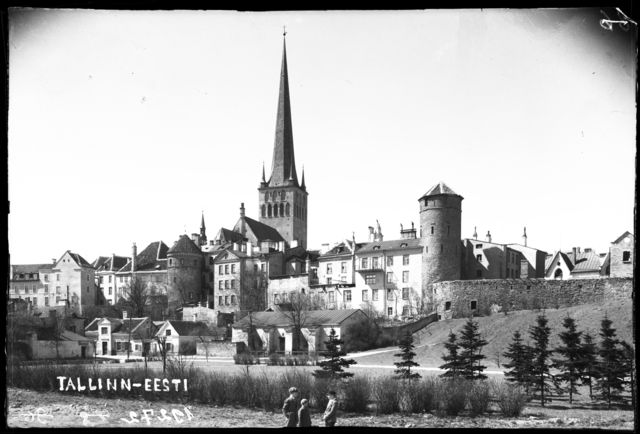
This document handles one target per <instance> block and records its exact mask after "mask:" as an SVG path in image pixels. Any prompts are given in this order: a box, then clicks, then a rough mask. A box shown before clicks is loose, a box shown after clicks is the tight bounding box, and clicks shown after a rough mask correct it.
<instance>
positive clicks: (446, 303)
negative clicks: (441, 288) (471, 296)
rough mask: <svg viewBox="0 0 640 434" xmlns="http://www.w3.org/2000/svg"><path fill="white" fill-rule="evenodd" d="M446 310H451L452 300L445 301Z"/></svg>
mask: <svg viewBox="0 0 640 434" xmlns="http://www.w3.org/2000/svg"><path fill="white" fill-rule="evenodd" d="M444 310H451V302H450V301H447V302H445V303H444Z"/></svg>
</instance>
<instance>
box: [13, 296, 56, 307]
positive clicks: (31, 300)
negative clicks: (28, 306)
mask: <svg viewBox="0 0 640 434" xmlns="http://www.w3.org/2000/svg"><path fill="white" fill-rule="evenodd" d="M20 299H21V300H22V297H20ZM24 299H25V301H26V302H27V303H32V304H33V305H34V306H37V305H38V297H33V298H32V297H25V298H24ZM56 304H60V297H59V296H57V297H56ZM44 305H45V306H49V297H45V298H44Z"/></svg>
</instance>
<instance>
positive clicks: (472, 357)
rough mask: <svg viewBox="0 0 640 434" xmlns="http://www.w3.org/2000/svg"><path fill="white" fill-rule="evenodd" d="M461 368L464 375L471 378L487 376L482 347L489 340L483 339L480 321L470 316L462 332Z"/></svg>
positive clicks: (480, 378)
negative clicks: (479, 327) (484, 372)
mask: <svg viewBox="0 0 640 434" xmlns="http://www.w3.org/2000/svg"><path fill="white" fill-rule="evenodd" d="M458 345H459V346H460V355H459V358H460V368H461V370H462V375H463V376H464V377H465V378H467V379H469V380H484V379H486V378H487V376H486V375H485V374H483V373H482V371H484V370H485V368H486V366H484V365H481V364H480V361H481V360H482V359H484V358H485V356H484V354H482V347H484V346H485V345H487V341H486V340H484V339H482V336H481V335H480V332H479V331H478V323H477V322H475V321H473V318H472V317H469V319H468V320H467V322H466V323H465V324H464V326H463V327H462V331H461V332H460V340H459V344H458Z"/></svg>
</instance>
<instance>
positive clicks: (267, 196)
mask: <svg viewBox="0 0 640 434" xmlns="http://www.w3.org/2000/svg"><path fill="white" fill-rule="evenodd" d="M264 200H265V202H268V201H269V192H268V191H267V192H266V193H265V194H264Z"/></svg>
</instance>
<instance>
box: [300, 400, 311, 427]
mask: <svg viewBox="0 0 640 434" xmlns="http://www.w3.org/2000/svg"><path fill="white" fill-rule="evenodd" d="M298 426H300V427H302V426H311V414H310V413H309V400H308V399H306V398H305V399H303V400H302V401H300V410H298Z"/></svg>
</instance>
